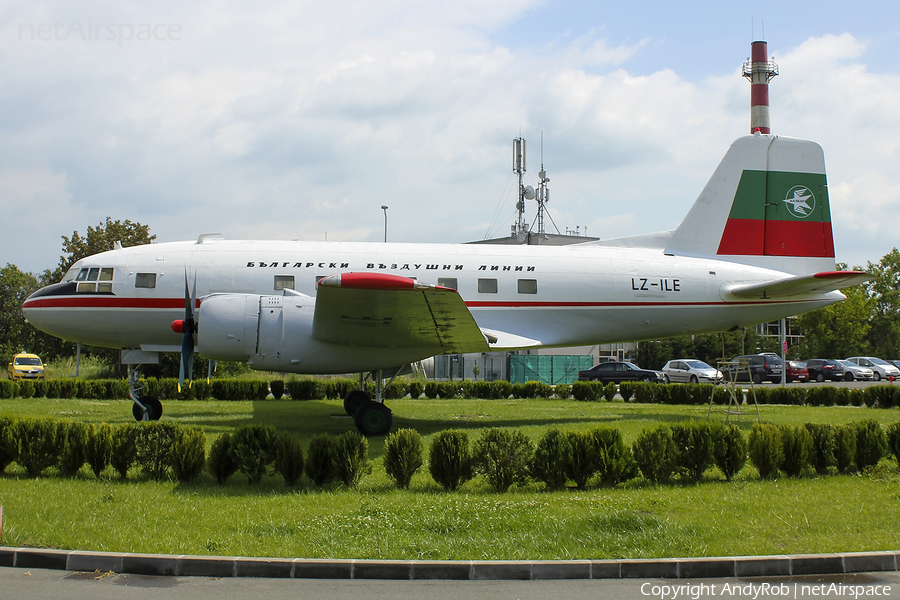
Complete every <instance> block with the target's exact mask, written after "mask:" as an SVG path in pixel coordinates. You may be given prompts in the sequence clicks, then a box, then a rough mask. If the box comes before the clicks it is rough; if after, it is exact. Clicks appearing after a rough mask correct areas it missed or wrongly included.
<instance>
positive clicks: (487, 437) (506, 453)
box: [472, 428, 534, 493]
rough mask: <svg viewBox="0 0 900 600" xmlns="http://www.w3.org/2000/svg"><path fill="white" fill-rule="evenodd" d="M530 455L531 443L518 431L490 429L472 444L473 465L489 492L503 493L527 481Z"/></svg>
mask: <svg viewBox="0 0 900 600" xmlns="http://www.w3.org/2000/svg"><path fill="white" fill-rule="evenodd" d="M533 453H534V447H533V445H532V444H531V440H529V439H528V436H526V435H525V434H524V433H522V432H521V431H518V430H512V431H511V430H509V429H497V428H492V429H488V430H487V431H485V432H484V433H483V434H482V436H481V438H479V440H478V441H477V442H475V449H474V452H473V453H472V457H473V462H472V464H473V467H474V469H475V472H477V473H480V474H481V475H483V476H484V478H485V479H487V482H488V484H489V485H490V486H491V489H492V490H494V491H495V492H499V493H503V492H505V491H507V490H508V489H509V488H510V487H511V486H512V485H513V484H523V483H525V482H526V481H527V480H528V464H529V462H530V461H531V456H532V454H533Z"/></svg>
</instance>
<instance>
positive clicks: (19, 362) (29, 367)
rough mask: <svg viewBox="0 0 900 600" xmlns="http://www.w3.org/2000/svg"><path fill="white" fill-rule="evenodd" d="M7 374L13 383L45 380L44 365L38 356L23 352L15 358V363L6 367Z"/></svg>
mask: <svg viewBox="0 0 900 600" xmlns="http://www.w3.org/2000/svg"><path fill="white" fill-rule="evenodd" d="M6 374H7V376H8V377H9V378H10V379H12V380H13V381H18V380H20V379H43V378H44V363H42V362H41V359H40V357H38V355H37V354H28V353H26V352H22V353H20V354H16V355H15V356H13V361H12V362H11V363H9V364H8V365H7V366H6Z"/></svg>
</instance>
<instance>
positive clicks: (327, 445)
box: [304, 433, 334, 486]
mask: <svg viewBox="0 0 900 600" xmlns="http://www.w3.org/2000/svg"><path fill="white" fill-rule="evenodd" d="M333 456H334V440H333V439H332V438H331V436H330V435H328V434H327V433H320V434H318V435H316V436H313V438H312V439H311V440H310V441H309V452H307V455H306V465H305V467H304V470H305V471H306V476H307V477H309V479H310V480H311V481H312V482H313V483H314V484H315V485H317V486H322V485H325V484H327V483H330V482H331V481H332V480H333V479H334V458H333Z"/></svg>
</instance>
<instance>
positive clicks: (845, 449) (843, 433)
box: [834, 423, 857, 473]
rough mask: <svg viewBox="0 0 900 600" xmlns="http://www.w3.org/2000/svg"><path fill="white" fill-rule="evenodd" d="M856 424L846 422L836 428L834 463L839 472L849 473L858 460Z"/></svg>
mask: <svg viewBox="0 0 900 600" xmlns="http://www.w3.org/2000/svg"><path fill="white" fill-rule="evenodd" d="M856 434H857V431H856V424H855V423H844V424H843V425H838V426H836V427H835V428H834V463H835V466H837V470H838V473H847V472H849V471H850V469H851V468H852V467H853V463H854V461H855V460H856Z"/></svg>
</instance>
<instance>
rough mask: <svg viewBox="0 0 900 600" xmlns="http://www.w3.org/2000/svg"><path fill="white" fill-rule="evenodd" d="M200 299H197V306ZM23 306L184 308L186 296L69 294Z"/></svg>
mask: <svg viewBox="0 0 900 600" xmlns="http://www.w3.org/2000/svg"><path fill="white" fill-rule="evenodd" d="M199 306H200V301H199V300H197V301H196V307H199ZM22 308H25V309H27V308H157V309H170V308H180V309H182V310H183V309H184V298H121V297H118V296H87V297H85V296H77V297H76V296H69V297H50V298H35V299H34V300H26V301H25V303H24V304H23V305H22Z"/></svg>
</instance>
